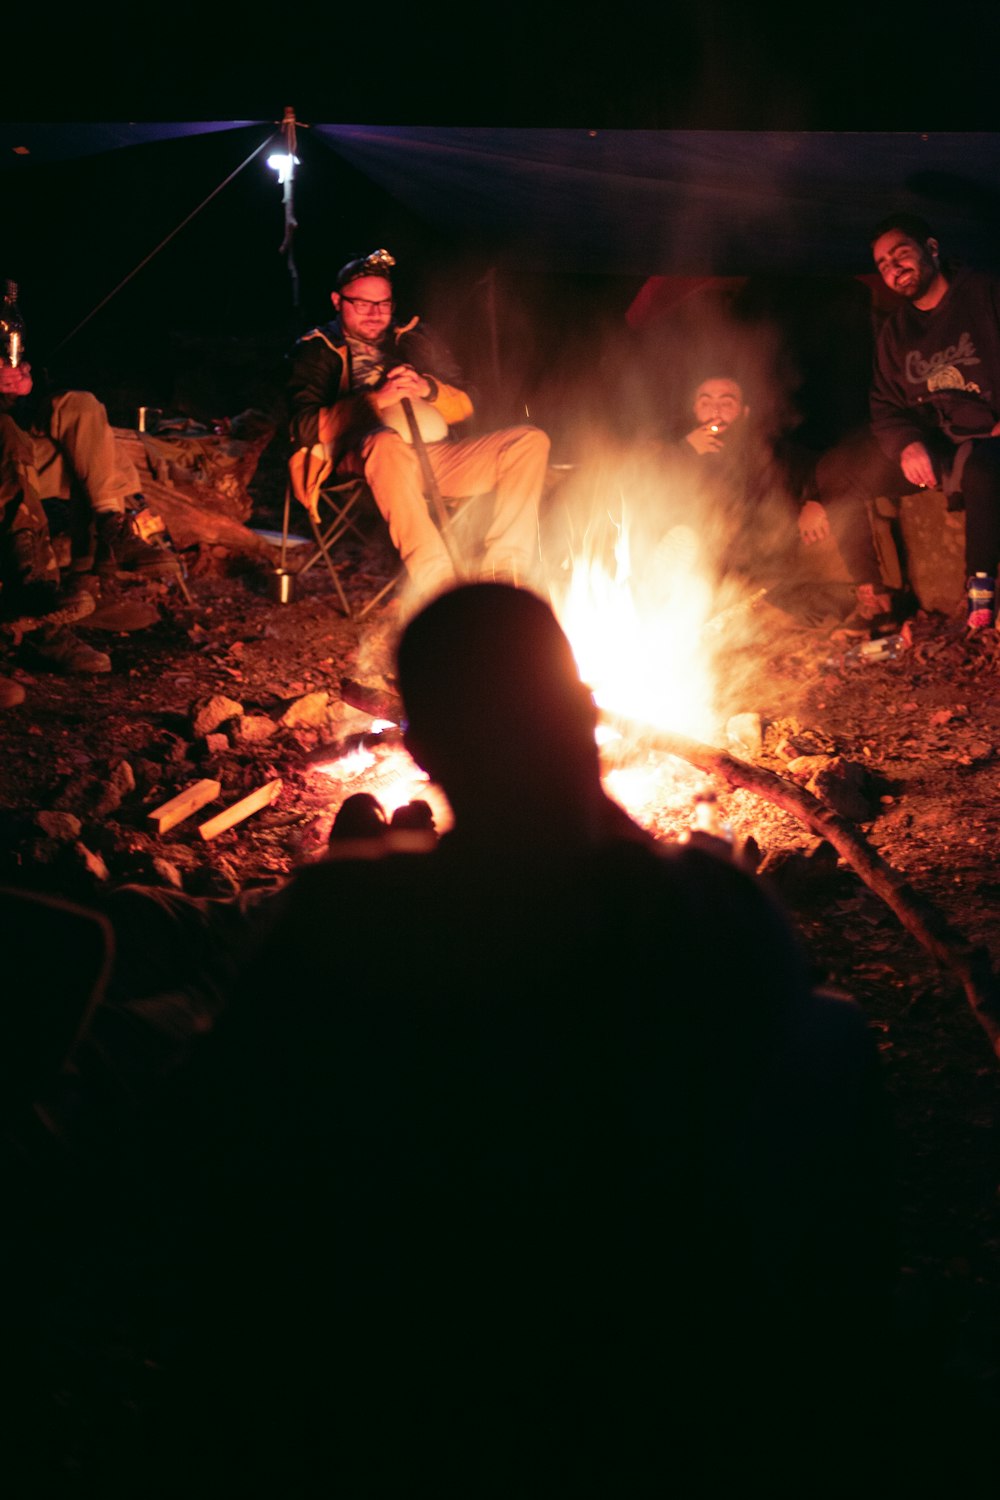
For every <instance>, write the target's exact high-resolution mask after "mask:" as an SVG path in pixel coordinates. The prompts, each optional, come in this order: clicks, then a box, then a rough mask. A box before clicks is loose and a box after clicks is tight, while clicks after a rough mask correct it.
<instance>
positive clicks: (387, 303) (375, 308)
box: [340, 292, 392, 312]
mask: <svg viewBox="0 0 1000 1500" xmlns="http://www.w3.org/2000/svg"><path fill="white" fill-rule="evenodd" d="M340 300H341V302H349V303H350V304H351V306H352V307H360V308H361V310H362V312H391V311H392V298H391V297H384V298H383V299H382V301H381V302H373V301H372V300H371V298H370V297H345V295H344V293H343V292H341V294H340Z"/></svg>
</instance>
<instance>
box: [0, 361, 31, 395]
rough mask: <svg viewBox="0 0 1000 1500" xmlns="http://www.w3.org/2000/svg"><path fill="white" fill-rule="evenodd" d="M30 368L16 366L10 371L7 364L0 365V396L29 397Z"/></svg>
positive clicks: (23, 365) (27, 365)
mask: <svg viewBox="0 0 1000 1500" xmlns="http://www.w3.org/2000/svg"><path fill="white" fill-rule="evenodd" d="M31 385H32V381H31V366H30V365H29V364H21V365H18V366H17V368H16V369H12V368H11V366H10V365H8V364H2V365H0V396H30V394H31Z"/></svg>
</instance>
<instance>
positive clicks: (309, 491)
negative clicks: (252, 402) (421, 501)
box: [280, 443, 481, 620]
mask: <svg viewBox="0 0 1000 1500" xmlns="http://www.w3.org/2000/svg"><path fill="white" fill-rule="evenodd" d="M431 484H432V485H433V481H431ZM293 496H294V497H295V499H296V500H298V501H299V503H300V504H301V505H302V506H303V507H304V508H305V511H306V514H307V515H308V517H309V524H310V526H311V528H312V533H313V539H314V543H315V545H314V546H313V548H312V549H311V551H310V553H309V555H308V556H307V557H306V559H305V561H304V562H302V563H301V564H300V566H299V567H298V568H296V569H295V576H296V577H299V576H301V575H302V574H303V573H306V572H308V570H309V569H310V568H312V567H313V566H315V564H316V563H318V562H320V561H322V562H325V564H326V567H327V570H328V571H329V574H330V577H331V579H332V580H333V586H334V588H335V590H336V592H337V598H338V599H339V601H340V605H341V608H342V609H343V611H344V614H345V615H346V616H347V618H348V619H351V620H363V619H364V618H365V616H366V615H367V614H368V613H369V611H370V610H372V609H374V608H375V606H376V604H378V603H379V602H380V601H381V600H382V599H384V598H385V597H386V595H387V594H390V593H391V592H392V590H393V589H395V588H397V587H398V586H399V584H400V583H401V582H402V581H403V579H404V578H405V576H406V569H405V568H404V567H399V568H397V569H396V571H395V572H394V573H393V575H392V577H391V578H390V579H389V581H388V582H387V583H384V584H383V585H382V587H381V588H380V589H379V590H378V591H377V593H375V594H373V595H372V596H371V598H369V599H367V600H366V601H365V603H364V604H363V605H362V606H361V607H360V608H357V609H356V608H353V607H352V605H351V603H350V601H349V600H348V598H347V595H346V594H345V592H344V586H343V584H342V583H341V581H340V575H339V573H338V571H337V565H336V564H335V563H334V561H333V556H332V553H333V551H334V549H335V548H336V546H337V545H338V543H339V542H341V541H342V540H343V539H344V537H345V536H346V535H347V534H348V532H353V533H354V535H355V536H357V537H358V538H360V539H361V540H362V541H363V540H365V533H364V532H363V531H362V530H361V528H360V527H359V525H358V524H357V522H358V518H359V514H360V512H359V509H358V508H359V507H360V506H362V505H363V504H364V502H366V501H368V500H371V503H372V505H373V506H374V503H375V502H374V500H372V499H371V491H370V490H369V488H368V486H367V484H366V483H365V481H364V479H363V478H361V476H360V475H359V476H357V477H355V476H353V475H351V476H348V477H347V478H346V479H342V478H337V477H335V476H334V474H333V462H332V459H331V457H330V449H329V447H328V445H327V444H325V443H316V444H314V445H313V447H311V448H299V449H297V450H296V452H295V453H293V454H292V456H291V458H290V459H289V461H288V483H287V485H286V487H285V508H284V515H283V519H282V528H281V563H280V570H281V573H282V574H284V573H285V572H286V555H287V549H288V537H289V522H290V515H291V501H292V497H293ZM479 498H481V497H480V496H478V495H465V496H462V497H461V498H459V499H456V500H448V501H447V502H444V514H443V525H442V528H441V529H442V532H443V534H444V535H445V538H446V541H448V539H449V538H450V537H451V536H452V534H453V532H454V529H455V528H456V526H457V525H458V523H459V522H460V521H461V519H462V517H463V516H464V515H465V513H466V511H467V510H468V508H469V506H470V505H472V503H473V502H474V501H475V500H478V499H479ZM430 500H431V496H428V502H430ZM436 501H437V504H438V505H439V506H440V505H441V504H442V502H441V499H440V496H439V495H438V496H436ZM449 550H452V545H451V542H450V541H449Z"/></svg>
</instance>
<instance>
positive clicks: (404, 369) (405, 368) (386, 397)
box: [374, 365, 431, 411]
mask: <svg viewBox="0 0 1000 1500" xmlns="http://www.w3.org/2000/svg"><path fill="white" fill-rule="evenodd" d="M430 393H431V388H430V386H429V385H428V383H427V381H426V379H425V378H424V376H423V375H421V374H419V372H418V371H416V370H415V369H414V368H413V366H412V365H395V366H394V367H393V368H392V369H391V370H390V371H389V373H388V374H387V375H386V377H385V380H384V381H383V383H382V384H381V385H380V386H379V388H378V390H377V391H375V392H374V399H375V405H376V406H377V407H378V408H379V410H380V411H381V410H382V408H383V407H386V406H395V404H396V402H397V401H402V399H403V397H404V396H411V397H412V396H417V397H422V396H429V395H430Z"/></svg>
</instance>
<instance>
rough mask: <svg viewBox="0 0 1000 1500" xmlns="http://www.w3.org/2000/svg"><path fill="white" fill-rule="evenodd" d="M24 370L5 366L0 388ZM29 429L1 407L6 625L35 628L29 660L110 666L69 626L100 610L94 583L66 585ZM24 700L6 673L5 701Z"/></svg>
mask: <svg viewBox="0 0 1000 1500" xmlns="http://www.w3.org/2000/svg"><path fill="white" fill-rule="evenodd" d="M17 374H18V371H17V370H12V369H11V368H10V367H9V366H8V365H0V393H2V392H3V391H4V390H5V389H9V388H10V385H11V376H16V375H17ZM31 458H32V447H31V441H30V439H29V438H28V436H27V434H25V433H24V432H22V431H21V429H20V428H19V427H18V426H17V424H16V423H15V422H14V421H13V419H12V418H11V417H10V416H9V415H8V414H7V413H5V412H3V411H0V627H2V628H3V629H4V630H5V631H6V633H7V634H8V635H10V636H13V637H14V638H15V639H19V638H20V637H21V636H22V635H24V634H30V640H29V642H28V645H27V647H26V651H27V654H28V656H29V658H30V659H31V660H32V661H33V662H35V663H37V664H39V665H42V666H49V667H55V668H56V669H57V670H60V671H64V672H110V670H111V659H110V657H109V656H107V655H106V653H105V652H103V651H95V650H94V649H93V647H92V646H88V645H87V644H86V643H85V642H84V641H81V640H79V639H78V638H77V637H76V636H75V635H74V634H73V633H72V631H70V630H69V629H68V628H67V627H68V625H70V624H72V623H73V621H75V620H81V619H83V618H85V616H87V615H88V614H91V613H92V612H93V609H94V599H93V595H92V594H90V593H88V592H87V591H86V589H83V588H81V587H79V586H78V587H76V588H73V589H67V588H65V587H64V586H63V585H62V583H61V581H60V576H59V568H58V566H57V563H56V558H55V553H54V552H53V550H52V545H51V541H50V538H49V528H48V520H47V517H46V515H45V511H44V509H43V507H42V504H41V501H40V500H39V498H38V495H37V493H36V491H35V489H34V487H33V483H32V479H33V470H32V464H31ZM23 701H24V689H23V688H22V687H21V685H20V683H17V682H14V681H13V680H12V679H9V678H0V707H4V708H12V707H16V705H17V704H19V703H21V702H23Z"/></svg>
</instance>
